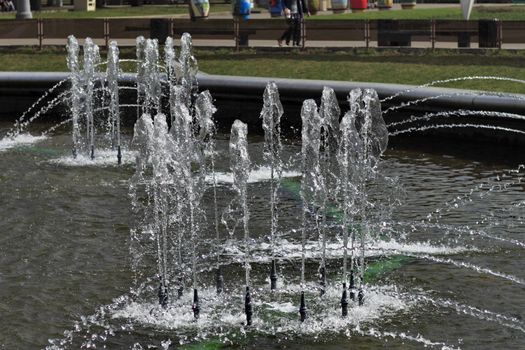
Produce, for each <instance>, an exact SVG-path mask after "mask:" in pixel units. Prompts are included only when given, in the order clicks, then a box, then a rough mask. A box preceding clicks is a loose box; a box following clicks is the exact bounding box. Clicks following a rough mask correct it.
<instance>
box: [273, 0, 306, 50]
mask: <svg viewBox="0 0 525 350" xmlns="http://www.w3.org/2000/svg"><path fill="white" fill-rule="evenodd" d="M283 12H284V16H285V17H286V23H287V24H288V28H286V30H285V31H284V33H283V35H281V37H280V38H279V39H278V40H277V43H278V44H279V46H282V45H283V40H284V41H286V45H290V39H292V38H293V45H294V46H299V45H300V43H301V19H302V18H303V16H304V14H306V15H307V16H310V12H309V11H308V6H307V5H306V1H305V0H284V1H283Z"/></svg>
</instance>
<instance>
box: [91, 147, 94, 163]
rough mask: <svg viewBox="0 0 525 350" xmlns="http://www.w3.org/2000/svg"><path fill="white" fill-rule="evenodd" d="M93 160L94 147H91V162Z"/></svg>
mask: <svg viewBox="0 0 525 350" xmlns="http://www.w3.org/2000/svg"><path fill="white" fill-rule="evenodd" d="M93 159H95V146H94V145H91V160H93Z"/></svg>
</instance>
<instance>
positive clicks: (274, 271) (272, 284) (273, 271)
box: [270, 259, 277, 290]
mask: <svg viewBox="0 0 525 350" xmlns="http://www.w3.org/2000/svg"><path fill="white" fill-rule="evenodd" d="M276 289H277V263H276V262H275V259H272V269H271V271H270V290H276Z"/></svg>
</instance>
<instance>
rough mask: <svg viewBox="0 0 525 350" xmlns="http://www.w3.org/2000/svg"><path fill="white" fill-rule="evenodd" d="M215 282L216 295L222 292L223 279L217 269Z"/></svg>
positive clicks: (219, 270)
mask: <svg viewBox="0 0 525 350" xmlns="http://www.w3.org/2000/svg"><path fill="white" fill-rule="evenodd" d="M215 281H216V282H217V294H221V293H222V291H223V290H224V277H223V276H222V271H221V268H220V267H218V268H217V278H216V280H215Z"/></svg>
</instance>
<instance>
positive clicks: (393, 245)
mask: <svg viewBox="0 0 525 350" xmlns="http://www.w3.org/2000/svg"><path fill="white" fill-rule="evenodd" d="M370 249H379V250H382V251H384V252H388V251H396V252H401V253H419V254H421V253H425V254H431V255H455V254H459V253H464V252H472V251H478V249H477V248H474V247H472V248H471V247H464V246H456V247H449V246H445V245H432V244H431V243H429V242H411V243H401V242H397V241H395V240H390V241H379V240H378V241H375V242H373V243H372V246H371V247H370Z"/></svg>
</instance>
